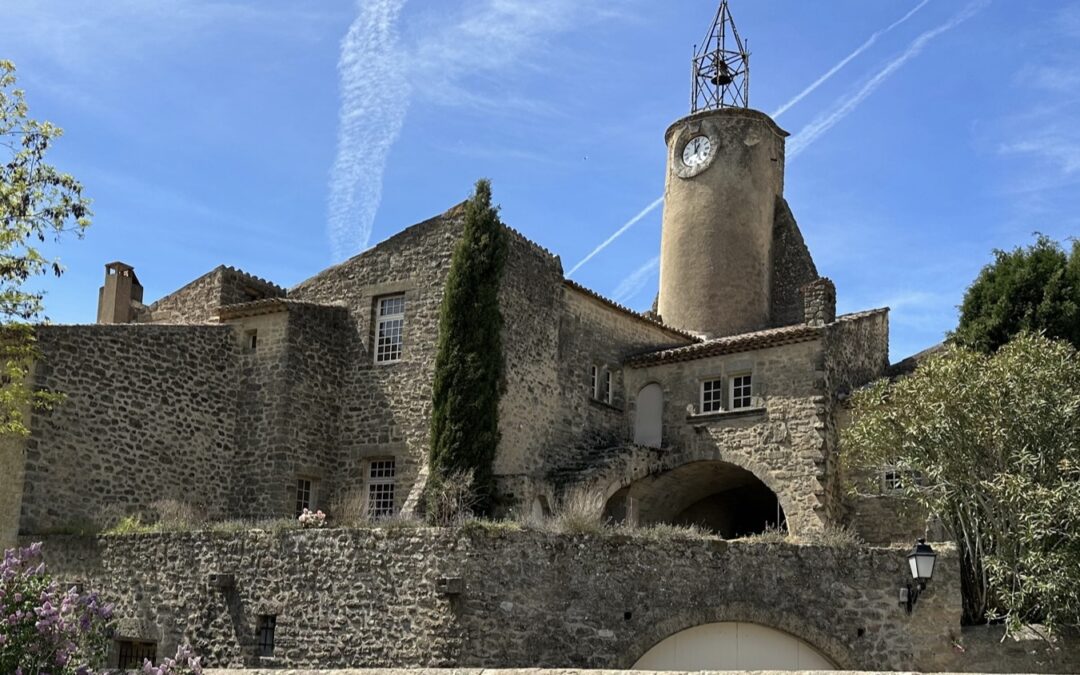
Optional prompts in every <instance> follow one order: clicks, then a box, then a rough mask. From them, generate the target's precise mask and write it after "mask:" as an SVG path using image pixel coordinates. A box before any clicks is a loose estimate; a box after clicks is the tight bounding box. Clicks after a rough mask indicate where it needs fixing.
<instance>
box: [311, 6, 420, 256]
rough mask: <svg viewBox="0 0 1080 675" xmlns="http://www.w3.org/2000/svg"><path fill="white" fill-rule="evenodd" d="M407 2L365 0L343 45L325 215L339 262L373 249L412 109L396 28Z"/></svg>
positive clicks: (333, 248) (333, 249)
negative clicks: (386, 174)
mask: <svg viewBox="0 0 1080 675" xmlns="http://www.w3.org/2000/svg"><path fill="white" fill-rule="evenodd" d="M404 5H405V0H361V2H359V10H360V12H359V14H358V15H357V17H356V20H355V21H353V23H352V25H351V26H350V27H349V31H348V33H347V34H346V35H345V39H344V40H342V42H341V58H340V60H339V61H338V73H339V75H340V78H341V111H340V114H339V121H338V125H339V126H338V141H337V157H336V159H335V160H334V166H333V168H332V169H331V172H330V197H329V205H328V214H327V215H328V225H327V229H328V232H329V235H330V246H331V250H332V252H333V256H334V259H335V260H341V259H343V258H346V257H348V256H350V255H353V254H355V253H358V252H359V251H360V250H362V249H364V248H366V247H367V243H368V240H369V238H370V237H371V229H372V225H373V223H374V222H375V213H376V212H377V211H378V208H379V202H380V201H381V199H382V182H383V171H384V169H385V168H386V160H387V157H388V156H389V154H390V148H391V147H392V146H393V144H394V142H395V141H396V140H397V137H398V134H399V133H400V132H401V127H402V125H403V124H404V122H405V114H406V112H407V111H408V108H409V84H408V82H407V81H406V66H405V63H404V60H403V58H402V56H403V55H402V53H401V50H400V48H399V45H398V38H397V26H396V24H397V19H398V15H399V14H400V13H401V10H402V7H403V6H404Z"/></svg>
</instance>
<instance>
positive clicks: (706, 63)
mask: <svg viewBox="0 0 1080 675" xmlns="http://www.w3.org/2000/svg"><path fill="white" fill-rule="evenodd" d="M747 44H748V43H744V42H743V40H742V38H740V37H739V31H738V30H737V29H736V28H735V21H734V19H732V18H731V10H730V9H729V8H728V0H723V1H722V2H721V3H720V9H719V10H718V11H717V12H716V19H715V20H713V24H712V27H711V28H710V29H709V34H708V35H707V36H706V37H705V41H704V42H703V43H702V45H701V48H700V49H696V50H695V52H694V68H693V72H694V76H693V77H694V81H693V94H692V96H691V99H690V112H692V113H695V112H697V111H699V110H713V109H716V108H748V107H750V51H749V49H748V47H747Z"/></svg>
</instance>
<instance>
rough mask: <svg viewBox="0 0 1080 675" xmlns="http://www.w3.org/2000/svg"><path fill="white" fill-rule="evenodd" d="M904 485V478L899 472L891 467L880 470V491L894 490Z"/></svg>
mask: <svg viewBox="0 0 1080 675" xmlns="http://www.w3.org/2000/svg"><path fill="white" fill-rule="evenodd" d="M903 487H904V480H903V478H901V477H900V472H899V471H897V470H896V469H893V468H891V467H890V468H886V469H885V470H883V471H882V472H881V490H882V492H896V491H897V490H900V489H902V488H903Z"/></svg>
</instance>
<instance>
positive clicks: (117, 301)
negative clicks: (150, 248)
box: [97, 262, 143, 323]
mask: <svg viewBox="0 0 1080 675" xmlns="http://www.w3.org/2000/svg"><path fill="white" fill-rule="evenodd" d="M142 298H143V287H142V284H140V283H139V278H138V277H137V276H135V268H134V267H132V266H131V265H128V264H125V263H122V262H111V263H109V264H107V265H105V285H104V286H102V287H101V288H100V289H98V310H97V322H98V323H131V321H132V320H133V319H134V318H135V312H134V308H133V307H132V303H134V302H138V303H141V302H142Z"/></svg>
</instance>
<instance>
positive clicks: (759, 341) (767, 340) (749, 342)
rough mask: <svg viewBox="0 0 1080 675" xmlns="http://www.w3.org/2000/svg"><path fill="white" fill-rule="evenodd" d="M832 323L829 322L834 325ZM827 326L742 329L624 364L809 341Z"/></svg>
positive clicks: (847, 317) (855, 316) (649, 363)
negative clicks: (751, 330) (733, 333)
mask: <svg viewBox="0 0 1080 675" xmlns="http://www.w3.org/2000/svg"><path fill="white" fill-rule="evenodd" d="M888 311H889V310H888V309H887V308H882V309H872V310H868V311H865V312H856V313H854V314H845V315H843V316H840V317H837V319H836V322H835V323H842V322H848V321H858V320H860V319H865V318H867V317H870V316H874V315H877V314H882V313H885V312H888ZM835 323H834V324H830V325H835ZM827 328H828V326H812V325H809V324H796V325H794V326H782V327H780V328H767V329H765V330H759V331H754V332H752V333H741V334H739V335H729V336H727V337H722V338H715V339H712V340H705V341H704V342H699V343H697V344H693V345H688V346H686V347H676V348H674V349H664V350H661V351H657V352H646V353H643V354H637V355H635V356H631V357H630V358H628V359H627V360H626V361H625V362H624V365H626V366H627V367H630V368H643V367H645V366H652V365H656V364H659V363H677V362H679V361H691V360H694V359H703V358H706V357H709V356H721V355H723V354H735V353H738V352H748V351H752V350H755V349H766V348H768V347H779V346H781V345H790V344H795V343H797V342H809V341H810V340H816V339H817V338H819V337H821V336H822V335H824V333H825V330H826V329H827Z"/></svg>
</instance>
